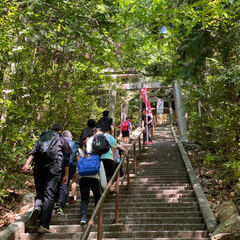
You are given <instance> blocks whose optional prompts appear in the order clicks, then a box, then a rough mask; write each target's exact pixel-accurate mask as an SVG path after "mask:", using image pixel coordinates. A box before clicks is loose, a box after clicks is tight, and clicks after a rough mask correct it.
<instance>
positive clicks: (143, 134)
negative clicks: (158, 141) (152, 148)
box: [142, 132, 146, 151]
mask: <svg viewBox="0 0 240 240" xmlns="http://www.w3.org/2000/svg"><path fill="white" fill-rule="evenodd" d="M142 140H143V151H144V149H145V147H146V146H145V142H144V132H143V137H142Z"/></svg>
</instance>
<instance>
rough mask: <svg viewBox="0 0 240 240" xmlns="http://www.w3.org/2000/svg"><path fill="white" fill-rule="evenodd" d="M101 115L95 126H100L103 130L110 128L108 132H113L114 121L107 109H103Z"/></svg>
mask: <svg viewBox="0 0 240 240" xmlns="http://www.w3.org/2000/svg"><path fill="white" fill-rule="evenodd" d="M102 114H103V116H102V117H101V118H100V119H99V120H98V122H97V125H96V127H97V128H101V129H102V131H103V132H107V131H108V130H109V128H110V133H111V134H113V133H114V123H113V119H112V118H110V117H109V116H108V115H109V111H107V110H105V111H103V113H102Z"/></svg>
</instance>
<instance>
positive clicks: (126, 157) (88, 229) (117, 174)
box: [81, 127, 145, 240]
mask: <svg viewBox="0 0 240 240" xmlns="http://www.w3.org/2000/svg"><path fill="white" fill-rule="evenodd" d="M144 130H145V129H144V128H140V127H139V128H137V129H136V130H135V131H139V134H138V135H137V137H136V138H135V139H134V140H133V142H131V143H130V144H128V146H127V150H128V151H127V153H124V155H123V157H122V159H121V161H120V163H119V164H118V167H117V168H116V170H115V172H114V174H113V176H112V178H111V179H110V181H109V182H108V185H107V188H106V189H105V191H104V192H103V193H102V195H101V197H100V199H99V201H98V203H97V205H96V207H95V208H94V210H93V213H92V215H91V217H90V219H89V222H88V225H87V227H86V229H85V231H84V233H83V236H82V238H81V240H87V239H88V236H89V234H90V232H91V228H92V227H93V225H94V219H95V218H96V216H97V215H98V235H97V240H102V236H103V230H102V223H103V203H104V201H105V199H106V197H107V196H108V192H109V191H110V187H111V186H112V184H113V183H114V181H115V179H116V178H117V180H116V183H115V189H116V205H115V206H116V207H115V222H116V223H118V222H119V179H120V168H121V166H122V165H123V162H124V161H125V160H126V161H127V189H128V190H129V189H130V176H129V154H128V152H129V150H131V149H132V147H133V151H134V152H133V154H134V156H133V158H134V171H135V172H136V166H137V163H136V142H137V140H138V141H139V156H140V157H141V156H142V155H141V152H142V150H143V149H144V142H143V148H141V135H142V134H143V132H144Z"/></svg>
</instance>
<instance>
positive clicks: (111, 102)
mask: <svg viewBox="0 0 240 240" xmlns="http://www.w3.org/2000/svg"><path fill="white" fill-rule="evenodd" d="M116 99H117V91H116V90H115V89H111V90H110V94H109V103H108V111H109V117H111V118H112V119H113V122H115V107H116Z"/></svg>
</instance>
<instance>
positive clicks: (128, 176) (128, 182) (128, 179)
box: [127, 155, 130, 191]
mask: <svg viewBox="0 0 240 240" xmlns="http://www.w3.org/2000/svg"><path fill="white" fill-rule="evenodd" d="M127 189H128V191H129V190H130V174H129V155H127Z"/></svg>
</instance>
